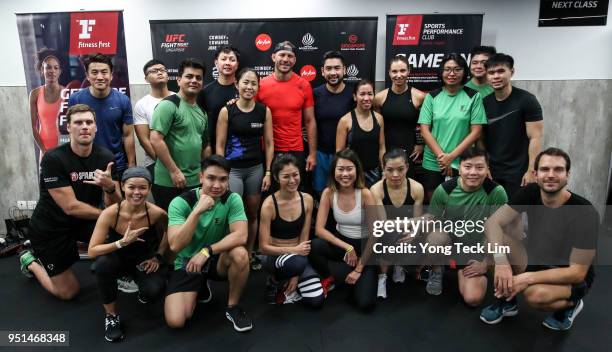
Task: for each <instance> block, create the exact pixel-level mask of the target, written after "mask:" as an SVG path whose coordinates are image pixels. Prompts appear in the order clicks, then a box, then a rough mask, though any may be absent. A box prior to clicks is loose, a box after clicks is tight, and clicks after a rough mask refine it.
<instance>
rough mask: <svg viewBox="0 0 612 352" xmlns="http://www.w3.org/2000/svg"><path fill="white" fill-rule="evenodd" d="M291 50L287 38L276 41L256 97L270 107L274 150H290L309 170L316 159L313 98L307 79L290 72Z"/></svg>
mask: <svg viewBox="0 0 612 352" xmlns="http://www.w3.org/2000/svg"><path fill="white" fill-rule="evenodd" d="M295 53H296V47H295V45H293V44H292V43H291V42H289V41H283V42H280V43H278V44H276V47H274V53H273V54H272V61H273V62H274V72H273V73H272V74H271V75H269V76H267V77H265V78H263V79H262V80H261V82H260V84H259V92H258V93H257V100H258V101H260V102H261V103H263V104H265V105H266V106H267V107H269V108H270V110H271V111H272V127H273V131H274V152H275V153H287V152H290V153H291V154H293V155H295V156H296V157H297V158H298V160H299V161H300V163H302V165H301V167H300V169H302V171H304V167H305V171H312V170H314V167H315V165H316V162H317V158H316V151H317V125H316V122H315V118H314V99H313V97H312V87H311V86H310V83H308V81H306V80H305V79H303V78H302V77H300V76H299V75H298V74H296V73H294V72H293V66H295V62H296V56H295ZM302 119H303V121H304V126H305V127H306V134H307V138H308V154H307V155H306V153H305V151H304V143H303V138H302ZM304 162H305V163H304ZM266 171H270V170H266ZM302 176H304V175H302Z"/></svg>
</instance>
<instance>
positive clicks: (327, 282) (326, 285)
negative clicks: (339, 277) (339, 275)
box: [321, 275, 336, 297]
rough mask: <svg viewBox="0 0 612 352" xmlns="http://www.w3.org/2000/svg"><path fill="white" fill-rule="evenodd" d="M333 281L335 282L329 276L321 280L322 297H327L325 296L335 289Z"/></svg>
mask: <svg viewBox="0 0 612 352" xmlns="http://www.w3.org/2000/svg"><path fill="white" fill-rule="evenodd" d="M335 281H336V280H335V279H334V277H333V276H331V275H330V276H329V277H326V278H325V279H322V280H321V286H322V287H323V296H324V297H327V294H328V293H329V292H331V291H332V290H333V289H334V288H336V284H334V282H335Z"/></svg>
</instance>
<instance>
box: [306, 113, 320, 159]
mask: <svg viewBox="0 0 612 352" xmlns="http://www.w3.org/2000/svg"><path fill="white" fill-rule="evenodd" d="M302 116H303V118H304V126H306V134H307V135H308V153H309V154H310V155H317V121H316V120H315V116H314V107H312V106H311V107H309V108H305V109H303V110H302Z"/></svg>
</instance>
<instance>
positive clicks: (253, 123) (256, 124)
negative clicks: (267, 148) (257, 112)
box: [251, 122, 263, 128]
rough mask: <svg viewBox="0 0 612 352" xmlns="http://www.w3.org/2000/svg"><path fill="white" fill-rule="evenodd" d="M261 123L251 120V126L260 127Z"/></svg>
mask: <svg viewBox="0 0 612 352" xmlns="http://www.w3.org/2000/svg"><path fill="white" fill-rule="evenodd" d="M262 127H263V123H261V122H251V128H262Z"/></svg>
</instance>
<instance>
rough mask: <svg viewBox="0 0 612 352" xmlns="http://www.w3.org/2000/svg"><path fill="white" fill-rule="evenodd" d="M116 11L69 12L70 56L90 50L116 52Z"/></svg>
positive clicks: (105, 52)
mask: <svg viewBox="0 0 612 352" xmlns="http://www.w3.org/2000/svg"><path fill="white" fill-rule="evenodd" d="M118 28H119V13H118V12H74V13H71V14H70V50H69V54H70V55H72V56H77V55H87V54H91V53H92V52H99V53H101V54H107V55H113V54H116V53H117V31H118Z"/></svg>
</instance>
